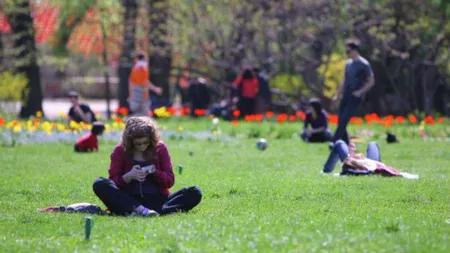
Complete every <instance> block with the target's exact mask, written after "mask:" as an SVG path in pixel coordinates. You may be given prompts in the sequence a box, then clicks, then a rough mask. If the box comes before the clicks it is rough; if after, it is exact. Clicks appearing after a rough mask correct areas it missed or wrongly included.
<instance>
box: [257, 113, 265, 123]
mask: <svg viewBox="0 0 450 253" xmlns="http://www.w3.org/2000/svg"><path fill="white" fill-rule="evenodd" d="M263 120H264V116H263V115H262V114H256V115H255V121H259V122H260V121H263Z"/></svg>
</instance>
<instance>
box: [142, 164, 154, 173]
mask: <svg viewBox="0 0 450 253" xmlns="http://www.w3.org/2000/svg"><path fill="white" fill-rule="evenodd" d="M141 170H143V171H147V173H153V171H155V166H154V165H153V164H152V165H149V166H145V167H142V168H141Z"/></svg>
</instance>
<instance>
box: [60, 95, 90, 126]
mask: <svg viewBox="0 0 450 253" xmlns="http://www.w3.org/2000/svg"><path fill="white" fill-rule="evenodd" d="M69 98H70V102H71V103H72V107H70V109H69V113H68V114H67V117H68V121H67V124H68V125H69V126H70V122H71V121H74V122H76V123H80V122H84V123H88V124H90V123H92V122H95V121H97V119H96V118H95V114H94V112H93V111H92V110H91V108H90V107H89V105H87V104H83V103H80V101H79V95H78V93H77V92H75V91H71V92H69Z"/></svg>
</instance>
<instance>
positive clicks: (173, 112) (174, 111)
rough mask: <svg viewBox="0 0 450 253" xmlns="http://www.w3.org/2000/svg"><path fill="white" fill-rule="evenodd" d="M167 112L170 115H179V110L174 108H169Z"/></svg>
mask: <svg viewBox="0 0 450 253" xmlns="http://www.w3.org/2000/svg"><path fill="white" fill-rule="evenodd" d="M167 112H168V113H169V114H170V115H172V116H173V115H175V114H177V110H176V109H175V108H173V107H169V108H167Z"/></svg>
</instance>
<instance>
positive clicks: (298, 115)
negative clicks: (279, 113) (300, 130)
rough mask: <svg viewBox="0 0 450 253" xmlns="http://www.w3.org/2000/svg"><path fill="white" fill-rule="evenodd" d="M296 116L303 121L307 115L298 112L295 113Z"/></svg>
mask: <svg viewBox="0 0 450 253" xmlns="http://www.w3.org/2000/svg"><path fill="white" fill-rule="evenodd" d="M295 115H297V117H298V118H299V119H301V120H303V121H304V120H305V119H306V115H305V113H304V112H302V111H297V112H296V113H295Z"/></svg>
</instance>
